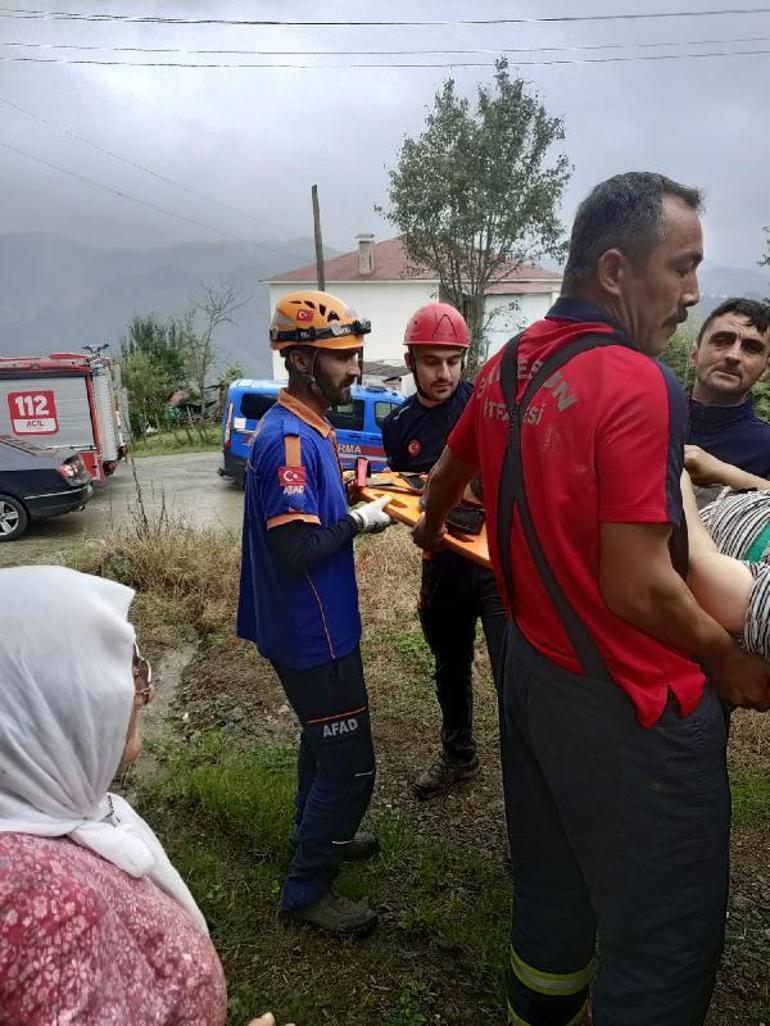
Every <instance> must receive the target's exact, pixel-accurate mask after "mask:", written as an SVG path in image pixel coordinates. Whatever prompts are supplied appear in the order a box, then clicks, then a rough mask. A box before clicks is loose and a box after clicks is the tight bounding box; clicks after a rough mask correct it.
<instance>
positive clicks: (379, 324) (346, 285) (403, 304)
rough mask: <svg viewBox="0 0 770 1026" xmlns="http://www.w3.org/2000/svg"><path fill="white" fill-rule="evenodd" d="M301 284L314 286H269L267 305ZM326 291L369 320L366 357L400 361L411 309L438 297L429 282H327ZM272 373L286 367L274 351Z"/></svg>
mask: <svg viewBox="0 0 770 1026" xmlns="http://www.w3.org/2000/svg"><path fill="white" fill-rule="evenodd" d="M301 288H315V285H314V284H311V283H308V284H307V285H305V286H303V285H302V284H301V283H294V282H293V283H291V284H287V285H271V286H270V309H271V311H272V310H273V309H274V307H275V304H276V303H277V301H278V300H279V299H280V297H281V296H285V295H286V294H287V293H289V292H295V291H296V290H297V289H301ZM326 288H327V291H329V292H331V293H333V295H335V296H339V297H340V299H344V300H345V302H346V303H349V304H350V306H352V307H353V309H354V310H355V311H356V313H357V314H358V315H359V316H360V317H366V318H367V319H368V320H370V321H371V322H372V331H371V334H370V335H367V336H366V342H365V353H366V359H367V360H386V361H388V362H390V363H401V362H402V361H403V358H404V345H403V339H404V328H405V327H406V322H407V321H408V320H409V318H410V317H411V316H412V314H413V313H414V311H415V310H417V309H418V308H419V307H421V306H423V305H424V304H425V303H430V302H431V301H432V300H434V299H436V298H438V286H437V285H436V284H435V283H431V282H413V281H408V280H404V281H396V282H333V281H330V282H327V284H326ZM273 376H274V377H275V378H276V379H277V380H283V379H285V378H286V368H285V366H284V363H283V360H282V359H281V358H280V355H279V354H278V353H273Z"/></svg>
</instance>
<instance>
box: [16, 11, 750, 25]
mask: <svg viewBox="0 0 770 1026" xmlns="http://www.w3.org/2000/svg"><path fill="white" fill-rule="evenodd" d="M768 13H770V7H737V8H721V9H717V10H698V11H657V12H653V11H645V12H635V13H634V12H628V13H622V14H621V13H617V14H578V15H559V16H547V17H539V18H465V19H454V18H442V19H438V20H426V21H422V20H415V21H396V20H393V21H387V20H377V21H326V20H324V21H303V20H296V21H289V20H285V19H277V18H276V19H273V18H176V17H173V18H172V17H159V16H157V15H138V14H112V13H106V12H93V11H92V12H85V11H43V10H36V9H28V8H19V7H17V8H8V9H6V10H3V11H0V17H2V18H11V19H19V20H22V19H33V20H43V21H45V20H51V21H86V22H105V21H106V22H124V23H130V24H143V25H236V26H240V27H245V26H250V25H254V26H275V27H279V26H288V27H293V28H298V27H305V26H306V27H308V28H310V27H313V28H325V27H327V26H328V27H330V28H343V27H378V28H381V27H385V26H442V27H446V26H451V25H457V26H463V25H466V26H467V25H534V24H555V23H574V22H585V21H642V20H650V19H658V18H661V19H671V18H707V17H714V16H717V15H746V14H768Z"/></svg>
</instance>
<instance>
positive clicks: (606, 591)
mask: <svg viewBox="0 0 770 1026" xmlns="http://www.w3.org/2000/svg"><path fill="white" fill-rule="evenodd" d="M670 534H671V527H670V525H668V524H615V523H603V524H602V525H601V548H600V573H599V585H600V588H601V592H602V596H603V597H604V601H605V602H606V603H607V606H608V607H609V609H610V610H611V611H612V612H613V613H615V615H616V616H619V617H621V619H623V620H626V621H627V622H628V623H630V624H632V625H633V626H634V627H637V628H638V629H639V630H642V631H644V632H645V633H646V634H650V635H651V636H652V637H653V638H656V639H657V640H658V641H660V642H662V643H663V644H664V645H667V646H669V647H672V648H678V649H683V650H684V651H685V652H688V653H689V654H690V655H691V656H692V657H693V658H694V659H696V660H697V661H698V662H699V663H701V665H702V666H703V667H704V669H705V670H706V672H707V673H708V674H709V677H710V678H711V680H712V681H713V683H714V685H715V686H716V687H717V689H718V690H719V691H720V693H721V694H722V696H723V697H724V698H725V699H726V700H727V701H729V702H732V703H733V704H734V705H741V706H746V707H750V708H756V709H767V708H770V665H768V664H767V663H764V662H763V661H762V660H760V659H758V658H757V657H756V656H748V655H746V654H745V653H744V652H742V651H741V649H739V648H738V646H737V645H736V643H735V642H734V641H733V639H732V638H731V637H730V635H729V634H728V633H727V631H726V630H725V629H724V628H723V627H721V626H720V625H719V624H718V623H717V622H716V620H714V619H713V618H712V617H710V616H709V615H708V613H706V612H705V611H704V610H703V609H701V607H700V606H699V605H698V603H697V602H696V600H695V598H694V596H693V594H692V592H691V591H690V590H689V588H688V587H687V585H686V584H685V583H684V581H683V580H682V579H681V577H680V576H679V575H678V574H677V573H676V571H675V570H674V568H673V566H672V565H671V558H670V556H669V551H668V539H669V536H670Z"/></svg>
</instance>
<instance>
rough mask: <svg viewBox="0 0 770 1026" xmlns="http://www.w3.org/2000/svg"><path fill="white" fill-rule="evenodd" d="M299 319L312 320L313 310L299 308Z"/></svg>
mask: <svg viewBox="0 0 770 1026" xmlns="http://www.w3.org/2000/svg"><path fill="white" fill-rule="evenodd" d="M297 320H298V321H312V320H313V311H312V310H297Z"/></svg>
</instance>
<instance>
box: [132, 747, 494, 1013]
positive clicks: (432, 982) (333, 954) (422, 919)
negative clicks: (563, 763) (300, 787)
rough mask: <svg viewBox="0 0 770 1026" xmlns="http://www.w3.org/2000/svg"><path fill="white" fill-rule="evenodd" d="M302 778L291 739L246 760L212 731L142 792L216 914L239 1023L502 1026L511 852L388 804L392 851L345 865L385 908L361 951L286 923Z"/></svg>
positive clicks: (380, 823) (174, 756) (386, 834)
mask: <svg viewBox="0 0 770 1026" xmlns="http://www.w3.org/2000/svg"><path fill="white" fill-rule="evenodd" d="M293 786H294V752H293V749H292V748H291V747H288V746H286V745H263V746H261V747H260V748H257V749H254V750H253V751H251V752H246V753H239V754H234V753H233V751H232V745H231V740H230V738H229V737H228V736H227V735H225V734H221V733H219V732H215V731H214V732H206V733H205V734H204V735H202V737H201V738H200V740H199V742H198V743H197V744H195V745H188V746H184V745H179V746H178V747H177V748H175V749H174V750H172V751H171V752H169V753H168V759H167V763H166V767H165V769H164V771H163V772H162V773H161V774H159V775H157V776H156V777H155V778H154V779H152V780H150V781H146V782H145V783H144V785H143V786H142V787H141V788H140V791H139V803H140V806H141V808H142V810H143V813H144V814H145V815H146V816H147V818H148V819H149V820H150V821H151V822H153V823H154V825H155V826H156V827H157V828H158V830H159V831H160V833H161V834H163V835H164V836H165V840H166V842H167V844H168V847H169V849H170V851H171V853H172V855H173V857H174V860H175V862H176V864H177V866H178V867H179V868H180V870H181V871H182V873H183V875H184V876H185V878H186V879H187V880H188V883H189V884H190V886H191V888H192V890H193V892H194V893H195V894H196V896H197V897H198V898H199V900H200V902H201V905H202V907H203V910H204V912H205V914H206V915H207V917H208V918H209V921H210V924H211V927H212V934H213V937H214V940H215V943H216V944H217V947H218V949H219V951H220V953H221V955H222V957H223V960H224V962H225V965H226V968H227V971H228V977H229V980H230V984H231V1002H230V1010H231V1022H232V1023H233V1026H235V1024H236V1023H237V1024H238V1026H242V1023H243V1021H244V1019H245V1018H246V1017H247V1016H248V1015H250V1014H253V1012H254V1010H255V1009H256V1008H258V1007H265V1006H266V1005H268V1004H272V1005H273V1006H274V1007H277V1008H278V1009H280V1012H281V1015H282V1016H283V1017H287V1018H288V1017H291V1018H293V1019H296V1021H297V1022H299V1023H301V1024H302V1026H313V1024H314V1023H320V1022H324V1023H330V1024H338V1026H353V1024H355V1026H369V1024H371V1026H375V1024H377V1026H380V1024H382V1023H389V1024H391V1026H417V1024H421V1023H428V1022H431V1023H444V1024H447V1026H449V1024H452V1026H455V1024H456V1023H458V1022H460V1021H461V1019H463V1018H465V1016H466V1015H469V1014H470V1012H471V1011H473V1013H474V1014H476V1013H480V1012H482V1011H483V1016H481V1015H480V1016H479V1018H478V1019H477V1020H476V1021H496V1020H495V1010H496V1009H497V1008H498V1007H499V1001H500V993H499V987H500V978H501V969H502V960H503V959H504V952H505V933H506V930H507V921H508V905H509V885H508V880H507V876H506V873H505V869H504V866H503V864H502V859H500V860H498V861H497V862H494V861H493V862H490V861H489V860H488V859H486V858H484V857H483V855H479V853H478V852H477V851H475V850H473V849H472V848H470V849H469V848H466V847H465V846H463V845H462V844H457V845H447V844H446V843H445V841H444V840H443V839H442V838H440V837H425V836H424V835H423V834H422V833H421V832H420V831H419V830H418V829H416V825H415V823H414V820H413V816H412V815H410V814H409V813H404V812H403V811H401V812H395V811H389V810H380V811H379V812H378V813H377V814H376V826H377V830H378V834H379V837H380V840H381V844H382V855H381V857H380V858H379V859H377V860H375V861H374V862H371V863H368V864H364V865H357V866H350V867H347V868H346V869H345V870H344V871H343V875H342V879H341V887H342V889H343V890H344V891H345V893H347V894H350V895H351V896H353V897H361V898H364V897H366V898H367V899H368V900H371V901H373V902H374V904H375V906H376V907H377V908H378V909H379V910H380V914H381V917H382V920H383V924H382V929H381V930H380V931H378V933H377V934H376V935H375V936H374V937H372V938H371V939H370V940H368V941H366V942H365V943H363V944H359V945H354V944H350V943H345V942H339V941H329V940H324V939H323V938H321V937H318V936H315V935H312V934H309V933H308V934H306V933H304V932H303V931H299V930H296V929H289V930H281V929H279V928H278V927H277V926H276V922H275V909H276V903H277V899H278V893H279V889H280V882H281V878H282V876H283V874H284V872H285V870H286V867H287V865H288V861H289V858H290V849H289V845H288V833H289V829H290V825H291V817H292V800H291V799H292V793H293ZM487 1017H489V1018H487Z"/></svg>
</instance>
